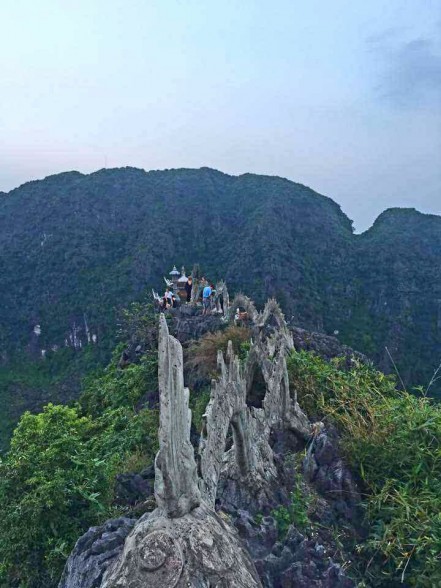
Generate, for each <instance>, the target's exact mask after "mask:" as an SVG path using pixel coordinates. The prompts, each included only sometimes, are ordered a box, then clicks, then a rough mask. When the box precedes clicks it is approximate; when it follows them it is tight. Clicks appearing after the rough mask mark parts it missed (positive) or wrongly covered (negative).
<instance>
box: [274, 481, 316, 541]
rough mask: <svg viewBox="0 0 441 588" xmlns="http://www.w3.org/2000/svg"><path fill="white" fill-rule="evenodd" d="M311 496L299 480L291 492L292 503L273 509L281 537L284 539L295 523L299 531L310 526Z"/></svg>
mask: <svg viewBox="0 0 441 588" xmlns="http://www.w3.org/2000/svg"><path fill="white" fill-rule="evenodd" d="M311 500H312V499H311V496H310V494H308V493H307V492H304V491H303V490H302V488H301V485H300V484H299V482H298V481H297V482H296V483H295V484H294V488H293V490H292V492H291V493H290V503H289V504H288V505H287V506H285V505H280V506H278V507H277V508H275V509H274V510H272V511H271V516H272V517H274V520H275V521H276V523H277V530H278V533H279V538H280V539H283V538H284V537H285V535H286V533H287V532H288V529H289V527H290V526H291V525H294V526H295V527H296V528H297V529H298V530H299V531H306V530H307V529H309V528H310V526H311V522H310V520H309V515H308V509H309V506H310V504H311Z"/></svg>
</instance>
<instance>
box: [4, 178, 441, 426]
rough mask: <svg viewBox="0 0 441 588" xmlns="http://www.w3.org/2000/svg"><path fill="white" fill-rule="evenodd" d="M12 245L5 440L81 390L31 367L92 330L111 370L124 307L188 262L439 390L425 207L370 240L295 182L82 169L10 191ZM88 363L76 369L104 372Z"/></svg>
mask: <svg viewBox="0 0 441 588" xmlns="http://www.w3.org/2000/svg"><path fill="white" fill-rule="evenodd" d="M0 249H1V251H2V255H1V258H0V291H1V293H2V304H1V306H0V363H1V364H2V365H3V368H2V371H1V373H0V403H1V405H0V408H1V410H0V413H1V414H2V415H3V414H4V413H5V410H7V411H9V412H8V415H7V419H8V422H7V423H6V422H4V420H3V421H2V419H4V418H5V417H4V416H2V417H0V427H2V428H3V429H4V431H5V434H4V436H7V434H8V431H9V430H10V423H12V422H15V421H16V420H17V417H18V415H19V413H20V411H21V410H23V408H30V409H33V408H35V407H36V406H42V405H43V404H44V402H46V401H47V399H48V398H49V399H50V398H52V399H53V400H54V401H58V400H59V399H62V400H64V399H66V398H68V397H70V398H73V397H76V395H77V394H78V390H79V386H78V381H79V377H78V375H77V376H76V378H74V379H72V378H71V373H70V372H68V368H66V361H65V358H64V356H63V355H62V354H61V355H60V366H59V368H57V367H56V364H57V360H54V361H53V362H52V364H51V368H50V370H51V371H53V372H54V373H55V372H56V375H55V377H52V375H51V376H50V377H49V378H46V380H45V381H44V382H43V381H42V380H41V378H40V376H39V375H37V374H36V371H38V372H40V371H41V370H40V368H36V367H35V365H33V364H32V365H31V364H29V357H30V358H34V359H37V358H40V357H41V349H45V350H46V351H47V355H48V354H50V353H55V354H56V355H59V354H60V350H61V349H62V348H63V349H64V348H65V346H66V342H67V344H68V345H73V340H75V341H76V345H77V348H78V349H77V355H79V356H82V355H83V354H84V349H85V347H91V346H92V344H89V345H87V341H88V333H87V331H89V338H90V337H92V336H93V335H95V336H96V338H97V345H96V347H97V348H99V349H98V350H97V351H96V352H94V354H95V353H96V357H95V355H94V362H95V364H96V363H100V362H101V364H103V362H105V361H108V359H109V354H110V350H111V349H112V347H113V345H114V340H113V325H114V321H115V316H116V311H117V309H118V308H120V307H121V306H125V305H127V304H128V303H129V302H131V301H133V300H136V299H140V298H141V297H142V296H143V295H145V291H146V287H147V285H150V286H155V287H158V288H160V287H162V286H163V283H162V276H163V274H164V273H166V272H167V271H169V269H170V268H171V266H172V264H174V263H177V264H181V263H184V264H185V265H186V266H187V268H188V267H189V266H191V265H192V264H193V263H194V262H199V263H200V264H201V266H202V267H203V268H204V272H206V273H207V274H208V275H209V276H210V277H211V278H213V279H216V278H226V280H227V282H228V284H229V286H230V288H231V290H233V291H237V290H239V289H242V290H244V291H245V292H246V293H247V294H248V295H250V296H252V297H253V298H254V299H255V300H256V302H257V303H262V302H263V301H265V299H266V298H267V297H268V296H276V297H277V299H278V300H279V301H280V303H281V304H282V306H283V308H284V311H285V314H286V316H287V318H288V319H291V317H293V321H294V322H295V323H297V324H298V325H300V326H304V327H306V328H309V329H312V330H317V329H319V330H324V331H325V332H327V333H331V334H332V333H333V332H334V331H338V332H339V333H340V335H339V336H340V338H341V340H342V341H343V342H345V343H348V344H349V345H351V346H352V347H354V348H356V349H358V350H360V351H364V352H366V353H367V354H368V355H369V356H370V357H372V358H374V359H375V360H376V361H377V363H378V365H379V366H380V367H381V368H382V369H383V370H386V371H390V369H391V362H390V359H389V356H388V354H387V353H386V352H385V347H386V346H387V347H388V349H389V352H390V354H391V356H392V357H393V359H394V361H395V362H396V363H397V365H398V368H399V371H400V373H401V375H402V377H403V380H404V381H405V383H406V384H408V383H418V384H420V383H421V384H423V383H426V382H428V380H429V379H430V376H431V374H432V372H433V370H434V369H435V367H436V366H437V365H438V364H439V361H440V359H441V330H440V316H441V315H440V313H441V310H440V307H439V300H440V299H441V290H440V288H441V286H440V280H439V275H440V273H441V266H440V264H441V219H440V218H439V217H436V216H430V215H423V214H420V213H417V212H416V211H414V210H399V209H394V210H389V211H386V212H385V213H383V214H382V215H381V216H380V217H379V218H378V219H377V221H376V222H375V224H374V226H373V227H372V228H371V229H370V230H369V231H367V232H366V233H364V234H363V235H354V234H353V231H352V226H351V222H350V221H349V219H348V218H347V217H346V216H345V215H344V214H343V213H342V211H341V210H340V208H339V206H338V205H337V204H336V203H335V202H333V201H332V200H330V199H329V198H326V197H325V196H321V195H320V194H317V193H315V192H314V191H313V190H311V189H309V188H307V187H305V186H302V185H300V184H296V183H293V182H290V181H288V180H285V179H282V178H277V177H266V176H256V175H252V174H245V175H242V176H239V177H232V176H228V175H225V174H222V173H220V172H217V171H215V170H211V169H207V168H203V169H200V170H189V169H181V170H167V171H154V172H149V173H146V172H144V171H142V170H139V169H134V168H125V169H114V170H101V171H99V172H96V173H94V174H90V175H82V174H80V173H78V172H69V173H65V174H59V175H56V176H51V177H48V178H46V179H45V180H42V181H36V182H29V183H27V184H25V185H23V186H21V187H20V188H17V189H16V190H13V191H11V192H10V193H8V194H0ZM37 324H38V325H40V326H41V335H40V336H38V335H35V334H33V328H34V326H35V325H37ZM80 341H81V345H82V348H81V350H80V349H79V342H80ZM54 346H57V347H58V350H57V351H56V352H53V351H51V350H52V348H55V349H56V348H57V347H54ZM24 353H26V357H27V359H24ZM88 353H89V352H88V351H87V352H86V355H87V354H88ZM95 360H96V361H95ZM76 361H78V364H79V365H78V366H77V367H78V369H76V370H75V373H76V374H80V373H85V372H87V371H88V370H89V369H90V367H91V363H94V362H91V361H89V358H87V357H86V359H85V360H84V362H83V360H82V359H81V358H80V359H78V360H76ZM43 371H44V369H43ZM24 373H27V374H28V377H24V376H23V374H24ZM34 374H35V380H34ZM39 378H40V379H39ZM47 382H49V385H47ZM440 382H441V381H438V382H437V383H436V384H435V385H434V386H433V387H432V389H431V392H433V393H435V392H437V391H438V392H439V390H440V385H439V384H440Z"/></svg>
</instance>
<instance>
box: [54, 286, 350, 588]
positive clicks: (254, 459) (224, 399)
mask: <svg viewBox="0 0 441 588" xmlns="http://www.w3.org/2000/svg"><path fill="white" fill-rule="evenodd" d="M234 304H237V305H238V306H239V307H241V308H245V309H246V312H247V313H248V318H247V320H248V323H249V327H250V329H251V332H252V342H251V347H250V351H249V353H248V356H247V358H246V359H245V360H242V361H241V360H239V358H238V357H236V356H235V355H234V353H233V347H232V344H231V343H230V344H229V345H228V350H227V353H226V356H225V357H224V356H223V354H222V353H221V352H220V353H219V354H218V368H219V376H218V378H217V379H216V380H213V381H212V387H211V398H210V402H209V404H208V406H207V409H206V413H205V415H204V426H203V430H202V432H201V437H200V446H199V451H198V455H197V458H198V460H196V459H195V452H194V449H193V446H192V445H191V443H190V423H191V412H190V410H189V408H188V406H189V391H188V389H186V388H185V387H184V377H183V354H182V347H181V344H180V343H179V341H178V340H177V339H175V338H174V337H172V336H171V335H170V333H169V329H168V325H167V321H166V319H165V317H164V315H161V316H160V323H159V358H158V364H159V371H158V373H159V392H160V428H159V433H158V436H159V452H158V454H157V457H156V461H155V485H154V493H155V498H156V504H157V507H158V508H156V510H154V511H153V512H151V513H149V514H145V515H143V516H142V517H141V518H140V519H139V520H138V521H137V522H136V523H133V521H130V525H129V523H127V524H126V526H125V527H124V532H119V531H118V529H119V527H118V528H116V531H115V532H116V537H115V536H114V534H115V532H113V531H112V532H113V533H114V534H110V535H109V534H108V532H107V531H106V530H104V531H103V530H101V529H98V530H97V529H91V530H90V531H89V532H88V533H86V535H85V536H84V537H83V538H81V539H80V540H79V542H78V543H77V546H76V548H75V550H74V552H73V554H72V556H71V557H70V558H69V561H68V565H67V566H66V569H65V572H64V575H63V579H62V582H61V583H60V588H122V587H124V588H144V587H152V588H153V587H158V588H174V587H177V588H184V587H194V588H212V587H218V588H222V587H224V588H227V587H232V588H235V587H237V588H254V587H260V586H265V587H268V588H285V587H288V586H305V588H306V587H308V588H309V587H312V588H349V587H351V586H352V585H353V584H352V583H351V581H350V580H348V579H347V578H346V577H345V575H344V573H343V572H342V571H341V569H340V568H339V566H338V565H337V564H335V563H334V562H333V561H332V560H331V559H330V558H329V556H328V555H327V552H326V549H327V547H326V542H325V544H324V545H322V544H321V543H320V542H319V540H318V539H315V538H311V537H310V536H308V535H302V534H301V533H300V532H299V531H298V530H296V529H295V528H294V527H293V526H292V527H291V528H290V530H289V532H288V534H287V536H286V537H285V538H284V539H283V541H279V539H278V534H277V528H276V525H275V522H274V520H273V518H272V517H271V516H264V518H263V519H262V514H263V515H270V514H271V510H272V509H273V508H275V507H276V506H278V505H280V504H287V503H288V501H289V499H290V498H289V492H290V490H291V488H292V483H293V475H292V474H293V472H292V471H291V470H290V467H291V466H288V465H286V466H285V465H284V458H283V455H282V454H283V452H284V451H285V450H286V451H291V450H293V448H294V451H296V450H298V449H299V448H300V447H304V446H305V444H306V442H307V441H308V440H311V439H312V441H311V444H310V446H309V452H308V456H307V458H306V460H305V472H306V475H307V478H308V479H309V480H310V481H311V482H312V483H314V484H315V485H316V486H317V488H318V489H319V491H320V492H323V493H325V494H326V493H328V494H329V495H331V496H332V499H333V500H334V502H335V503H336V504H337V507H338V508H340V507H339V506H338V505H340V503H341V510H344V509H346V510H347V512H346V511H345V513H346V514H347V515H348V516H349V514H350V508H351V505H352V502H351V501H353V504H355V502H356V500H357V494H356V486H355V484H353V482H352V478H350V475H349V473H348V471H347V470H346V469H345V468H344V465H343V462H342V461H341V459H340V457H339V452H338V445H337V443H336V442H334V440H333V439H332V438H331V436H330V435H329V434H328V433H326V432H325V431H324V430H323V429H320V430H319V433H318V434H315V436H314V435H313V428H312V427H311V425H310V423H309V421H308V419H307V417H306V416H305V414H304V413H303V412H302V411H301V409H300V407H299V405H298V403H297V400H296V397H295V394H292V393H290V390H289V382H288V371H287V365H286V355H287V353H288V351H289V350H290V349H292V348H293V345H294V343H293V338H292V335H291V333H290V331H289V330H288V328H287V326H286V323H285V320H284V317H283V314H282V313H281V311H280V308H279V306H278V305H277V303H276V302H275V301H274V300H270V301H269V302H268V303H267V305H266V306H265V309H264V311H263V312H262V313H259V312H257V310H256V309H255V307H254V305H253V303H252V302H251V301H250V300H249V299H247V298H246V297H244V296H241V297H239V299H237V298H236V301H235V303H234ZM230 320H233V319H232V317H230ZM229 430H231V431H232V440H233V444H232V446H231V447H230V449H228V450H226V445H227V438H228V435H229ZM314 431H315V433H317V428H315V429H314ZM278 452H280V453H278ZM120 482H124V483H125V484H126V486H127V485H129V486H130V487H132V486H133V485H135V486H136V485H137V483H138V482H140V480H138V478H134V477H133V476H132V477H127V476H126V477H125V478H121V479H120ZM348 491H350V492H351V494H350V498H349V499H348V498H347V497H345V494H346V493H347V492H348ZM321 500H323V499H321ZM324 502H325V501H324ZM219 507H221V508H222V510H223V511H224V512H227V513H229V515H230V516H228V515H226V514H223V513H222V512H220V513H219V512H216V508H219ZM338 508H337V510H338ZM256 514H259V519H258V518H257V517H255V515H256ZM253 517H255V518H253ZM256 520H259V523H257V522H256ZM109 524H110V523H109ZM128 525H129V526H128ZM126 527H127V529H126ZM89 544H90V545H89ZM91 546H92V547H91ZM92 553H93V557H94V558H95V559H93V558H92V557H91V554H92ZM87 558H89V559H90V561H89V560H88V559H87ZM86 560H87V561H86ZM81 566H83V567H84V569H85V570H87V574H86V576H85V575H84V573H83V572H82V570H81Z"/></svg>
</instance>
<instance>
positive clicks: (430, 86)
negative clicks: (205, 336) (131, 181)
mask: <svg viewBox="0 0 441 588" xmlns="http://www.w3.org/2000/svg"><path fill="white" fill-rule="evenodd" d="M0 72H1V75H0V190H3V191H9V190H10V189H12V188H14V187H16V186H18V185H20V184H22V183H24V182H26V181H28V180H32V179H38V178H43V177H45V176H47V175H51V174H54V173H59V172H63V171H68V170H73V169H75V170H79V171H81V172H83V173H89V172H92V171H95V170H97V169H100V168H103V167H122V166H127V165H129V166H135V167H141V168H144V169H146V170H150V169H166V168H177V167H192V168H199V167H205V166H208V167H213V168H216V169H219V170H221V171H224V172H226V173H230V174H234V175H236V174H242V173H246V172H252V173H259V174H268V175H278V176H283V177H287V178H289V179H291V180H294V181H296V182H300V183H303V184H306V185H308V186H310V187H311V188H313V189H314V190H316V191H317V192H320V193H322V194H325V195H327V196H330V197H331V198H333V199H334V200H335V201H336V202H338V203H339V204H340V205H341V207H342V209H343V211H344V212H345V213H346V214H347V215H348V216H349V217H350V218H351V219H352V220H354V225H355V228H356V231H357V232H360V231H363V230H365V229H366V228H368V227H369V226H370V225H371V224H372V223H373V221H374V220H375V218H376V217H377V216H378V214H380V212H382V211H383V210H384V209H386V208H390V207H395V206H400V207H414V208H416V209H418V210H420V211H422V212H428V213H435V214H441V0H369V1H367V0H333V1H332V2H330V1H329V0H272V1H271V2H268V1H264V0H234V1H233V0H222V1H220V0H217V1H216V2H214V1H212V0H105V1H104V0H38V1H36V0H1V3H0Z"/></svg>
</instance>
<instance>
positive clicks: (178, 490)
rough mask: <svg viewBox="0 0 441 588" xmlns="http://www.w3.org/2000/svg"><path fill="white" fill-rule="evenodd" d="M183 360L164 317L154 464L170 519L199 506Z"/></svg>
mask: <svg viewBox="0 0 441 588" xmlns="http://www.w3.org/2000/svg"><path fill="white" fill-rule="evenodd" d="M183 374H184V372H183V356H182V347H181V344H180V343H179V341H177V339H175V338H174V337H172V336H171V335H170V334H169V331H168V326H167V321H166V319H165V316H164V315H163V314H161V315H160V319H159V367H158V377H159V397H160V424H159V432H158V437H159V452H158V455H157V456H156V462H155V497H156V501H157V504H158V506H159V508H161V509H163V510H164V511H165V512H166V513H167V515H168V516H170V517H180V516H183V515H184V514H186V513H188V512H190V511H191V510H192V509H193V508H195V507H196V506H198V505H199V504H200V501H201V495H200V492H199V488H198V481H197V472H196V462H195V459H194V451H193V447H192V445H191V443H190V426H191V411H190V410H189V408H188V402H189V391H188V388H184V375H183Z"/></svg>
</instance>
